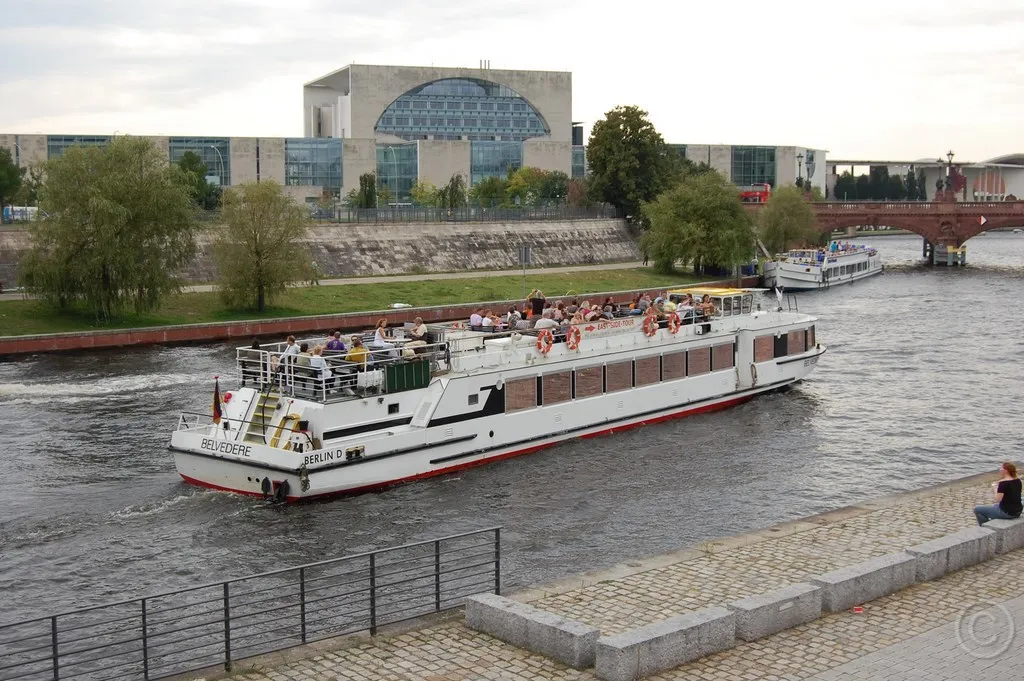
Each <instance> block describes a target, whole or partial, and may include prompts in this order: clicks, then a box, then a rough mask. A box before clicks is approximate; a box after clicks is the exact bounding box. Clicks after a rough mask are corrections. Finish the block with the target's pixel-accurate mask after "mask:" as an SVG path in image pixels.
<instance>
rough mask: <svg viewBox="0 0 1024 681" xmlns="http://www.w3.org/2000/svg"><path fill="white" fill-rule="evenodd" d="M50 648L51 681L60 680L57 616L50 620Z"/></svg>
mask: <svg viewBox="0 0 1024 681" xmlns="http://www.w3.org/2000/svg"><path fill="white" fill-rule="evenodd" d="M50 648H51V649H52V650H53V681H58V679H60V671H59V669H60V665H59V663H58V662H57V616H56V615H54V616H53V617H51V618H50Z"/></svg>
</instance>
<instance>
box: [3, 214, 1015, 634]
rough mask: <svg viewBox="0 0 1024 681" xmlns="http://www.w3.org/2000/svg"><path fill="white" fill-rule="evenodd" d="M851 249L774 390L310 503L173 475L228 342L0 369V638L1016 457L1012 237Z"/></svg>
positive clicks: (635, 551) (555, 548) (894, 484)
mask: <svg viewBox="0 0 1024 681" xmlns="http://www.w3.org/2000/svg"><path fill="white" fill-rule="evenodd" d="M866 242H867V243H871V244H873V245H876V246H878V248H879V249H881V251H882V253H883V255H884V261H885V263H886V272H885V273H884V274H883V275H882V276H878V277H874V278H872V279H870V280H867V281H864V282H860V283H857V284H853V285H850V286H843V287H838V288H835V289H833V290H830V291H824V292H817V293H813V294H805V295H802V296H801V297H800V298H799V304H800V309H801V310H803V311H805V312H812V313H814V314H816V315H818V316H819V319H820V321H819V323H818V338H819V340H820V341H822V342H825V343H828V344H829V346H830V349H829V352H828V353H827V354H826V355H825V357H824V358H823V359H822V361H821V362H820V363H819V365H818V368H817V370H816V371H815V372H814V373H813V374H812V375H811V377H810V378H809V380H807V381H805V382H804V383H802V384H801V385H799V386H798V387H796V388H794V389H793V390H791V391H789V392H787V393H784V394H777V395H770V396H765V397H761V398H758V399H756V400H754V401H752V402H751V403H748V404H746V405H743V406H741V407H737V408H734V409H731V410H728V411H725V412H719V413H714V414H708V415H702V416H695V417H691V418H688V419H683V420H679V421H675V422H671V423H665V424H660V425H656V426H650V427H645V428H641V429H637V430H634V431H631V432H627V433H622V434H616V435H613V436H609V437H605V438H599V439H595V440H588V441H586V442H573V443H567V444H564V445H561V446H558V447H555V448H552V449H548V450H546V451H544V452H541V453H538V454H535V455H532V456H527V457H521V458H518V459H512V460H509V461H504V462H499V463H495V464H490V465H487V466H484V467H481V468H477V469H475V470H469V471H464V472H460V473H457V474H453V475H451V476H447V477H439V478H434V479H431V480H427V481H422V482H418V483H414V484H409V485H405V486H401V487H396V488H393V489H390V490H386V491H383V492H380V493H374V494H364V495H361V496H356V497H351V498H346V499H339V500H334V501H330V502H324V503H314V504H307V505H299V506H287V507H283V506H273V505H268V504H265V503H262V502H260V501H257V500H253V499H248V498H240V497H235V496H231V495H227V494H222V493H217V492H209V491H204V490H199V489H195V488H192V487H189V486H187V485H185V484H184V483H182V482H181V481H180V479H179V478H178V476H177V475H176V473H175V470H174V464H173V461H172V459H171V456H170V453H169V452H168V450H167V447H166V446H167V442H168V438H169V433H170V430H171V429H172V428H173V427H174V425H175V423H176V421H177V414H178V412H179V411H181V410H203V409H206V408H207V406H208V403H209V399H210V394H211V390H212V377H213V376H214V375H215V374H228V373H229V372H230V369H231V366H232V361H233V349H232V348H231V347H229V346H226V345H221V344H217V345H205V346H191V347H174V348H163V347H153V348H140V349H131V350H117V351H108V352H92V353H86V354H74V355H40V356H34V357H30V358H27V359H23V360H19V361H13V362H8V363H3V364H0V413H2V414H3V417H4V418H3V423H4V429H3V440H2V444H0V470H2V471H3V477H2V483H0V484H2V485H3V490H4V491H3V493H2V495H0V498H2V500H3V503H2V505H0V590H2V593H3V594H4V608H3V610H4V615H2V616H0V620H2V621H7V620H13V619H21V618H23V617H28V616H30V615H34V614H45V613H47V612H50V611H53V610H55V609H58V608H67V607H74V606H82V605H87V604H93V603H97V602H102V601H105V600H111V599H120V598H126V597H129V596H136V595H142V594H144V593H148V592H152V591H156V590H166V589H173V588H177V587H184V586H187V585H192V584H195V583H197V582H201V581H213V580H215V579H220V578H226V577H230V576H241V575H244V574H248V573H252V572H259V571H264V570H269V569H273V568H278V567H285V566H288V565H293V564H297V563H303V562H309V561H313V560H320V559H324V558H329V557H334V556H339V555H344V554H346V553H350V552H358V551H365V550H369V549H371V548H378V547H380V548H382V547H387V546H392V545H397V544H401V543H405V542H410V541H416V540H422V539H429V538H432V537H435V536H439V535H443V534H449V533H455V532H460V531H466V530H472V529H476V528H481V527H485V526H491V525H502V526H504V528H505V529H504V531H503V534H502V538H503V543H504V547H503V552H502V553H503V559H504V579H505V583H506V584H507V585H508V586H510V587H515V586H525V585H528V584H536V583H539V582H545V581H549V580H552V579H556V578H559V577H563V576H566V575H569V574H573V573H577V572H582V571H586V570H591V569H596V568H600V567H605V566H610V565H612V564H615V563H618V562H622V561H626V560H629V559H633V558H639V557H644V556H649V555H653V554H658V553H662V552H666V551H670V550H675V549H678V548H680V547H683V546H686V545H691V544H693V543H695V542H699V541H703V540H707V539H710V538H715V537H721V536H723V535H730V534H734V533H738V532H743V531H748V530H752V529H756V528H761V527H765V526H768V525H772V524H774V523H777V522H780V521H784V520H787V519H793V518H797V517H801V516H805V515H808V514H813V513H819V512H823V511H826V510H830V509H834V508H837V507H840V506H844V505H848V504H851V503H855V502H857V501H861V500H865V499H868V498H872V497H877V496H879V495H883V494H888V493H893V492H898V491H901V490H910V489H915V488H919V487H922V486H924V485H927V484H932V483H939V482H942V481H946V480H951V479H954V478H957V477H961V476H964V475H968V474H971V473H976V472H980V471H985V470H994V469H995V468H997V467H998V463H999V462H1000V461H1002V460H1004V459H1017V460H1020V459H1021V458H1024V457H1022V456H1021V452H1022V445H1024V426H1022V424H1021V420H1020V413H1021V406H1022V405H1024V362H1022V359H1024V339H1022V333H1021V332H1022V329H1024V325H1022V323H1021V315H1020V308H1021V292H1022V290H1024V236H1022V235H1013V234H1009V233H997V234H990V235H986V236H983V237H979V238H975V239H973V240H971V241H970V242H969V244H968V246H969V249H968V250H969V255H968V259H969V262H970V266H969V267H968V268H967V269H962V270H960V269H931V268H928V267H924V266H920V265H918V264H917V263H918V261H919V260H920V257H921V240H920V239H919V238H917V237H911V236H906V237H904V236H899V237H886V238H875V239H871V240H867V241H866ZM979 501H981V500H979ZM971 521H972V516H971V515H970V509H964V524H965V525H968V524H969V523H970V522H971Z"/></svg>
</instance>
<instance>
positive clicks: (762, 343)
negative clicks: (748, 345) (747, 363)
mask: <svg viewBox="0 0 1024 681" xmlns="http://www.w3.org/2000/svg"><path fill="white" fill-rule="evenodd" d="M774 354H775V336H771V335H768V336H758V337H757V338H755V339H754V361H755V362H767V361H768V360H770V359H771V358H772V357H773V356H774Z"/></svg>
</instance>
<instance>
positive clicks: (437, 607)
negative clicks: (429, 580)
mask: <svg viewBox="0 0 1024 681" xmlns="http://www.w3.org/2000/svg"><path fill="white" fill-rule="evenodd" d="M434 611H435V612H441V542H440V540H438V541H435V542H434Z"/></svg>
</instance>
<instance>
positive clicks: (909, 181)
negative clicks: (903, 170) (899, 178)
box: [903, 166, 918, 201]
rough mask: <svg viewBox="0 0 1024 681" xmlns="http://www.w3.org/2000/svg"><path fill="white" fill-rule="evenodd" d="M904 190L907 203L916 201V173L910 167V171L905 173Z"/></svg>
mask: <svg viewBox="0 0 1024 681" xmlns="http://www.w3.org/2000/svg"><path fill="white" fill-rule="evenodd" d="M903 186H904V189H905V190H906V195H907V200H908V201H917V193H918V191H917V171H915V170H914V167H913V166H911V167H910V170H908V171H907V177H906V179H905V180H904V184H903Z"/></svg>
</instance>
